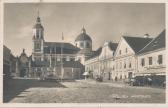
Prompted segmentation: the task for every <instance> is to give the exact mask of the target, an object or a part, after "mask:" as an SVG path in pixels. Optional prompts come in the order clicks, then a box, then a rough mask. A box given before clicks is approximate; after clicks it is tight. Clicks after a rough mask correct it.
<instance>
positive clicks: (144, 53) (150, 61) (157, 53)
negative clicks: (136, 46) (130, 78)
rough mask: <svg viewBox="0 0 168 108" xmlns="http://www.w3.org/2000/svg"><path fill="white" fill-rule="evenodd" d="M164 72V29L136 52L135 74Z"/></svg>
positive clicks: (159, 73) (144, 74) (162, 73)
mask: <svg viewBox="0 0 168 108" xmlns="http://www.w3.org/2000/svg"><path fill="white" fill-rule="evenodd" d="M165 73H166V49H165V30H164V31H163V32H162V33H160V34H159V36H157V37H156V38H154V39H153V40H152V41H151V42H150V43H149V44H148V45H147V46H145V47H144V48H143V49H142V50H141V51H140V52H139V53H138V72H137V74H136V76H146V75H158V76H165Z"/></svg>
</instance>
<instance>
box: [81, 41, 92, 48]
mask: <svg viewBox="0 0 168 108" xmlns="http://www.w3.org/2000/svg"><path fill="white" fill-rule="evenodd" d="M80 47H82V48H83V47H84V42H80ZM86 48H90V43H89V42H86Z"/></svg>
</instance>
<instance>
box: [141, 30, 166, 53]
mask: <svg viewBox="0 0 168 108" xmlns="http://www.w3.org/2000/svg"><path fill="white" fill-rule="evenodd" d="M160 48H165V30H163V31H162V32H161V33H160V34H159V35H158V36H157V37H156V38H154V39H153V40H152V41H151V42H150V43H149V44H148V45H147V46H146V47H144V48H143V49H142V50H141V51H139V52H138V54H142V53H146V52H149V51H154V50H157V49H160Z"/></svg>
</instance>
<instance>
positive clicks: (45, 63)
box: [32, 61, 83, 68]
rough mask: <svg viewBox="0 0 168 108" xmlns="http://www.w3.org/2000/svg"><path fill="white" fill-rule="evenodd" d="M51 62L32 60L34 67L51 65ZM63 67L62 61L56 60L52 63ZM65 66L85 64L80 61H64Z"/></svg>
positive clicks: (76, 66)
mask: <svg viewBox="0 0 168 108" xmlns="http://www.w3.org/2000/svg"><path fill="white" fill-rule="evenodd" d="M49 65H50V64H49V63H48V62H44V61H34V62H33V61H32V67H43V66H47V67H49ZM55 66H56V67H61V62H58V61H57V62H56V65H55V64H52V67H55ZM63 67H72V68H83V65H82V64H81V63H80V62H79V61H63Z"/></svg>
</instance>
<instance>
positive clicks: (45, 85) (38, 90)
mask: <svg viewBox="0 0 168 108" xmlns="http://www.w3.org/2000/svg"><path fill="white" fill-rule="evenodd" d="M3 99H4V102H5V103H6V102H9V103H165V89H163V88H151V87H131V86H128V85H124V84H117V83H109V82H108V83H105V82H102V83H99V82H95V81H93V80H76V81H65V82H54V81H52V82H49V81H39V80H36V79H12V80H10V82H9V84H8V87H5V90H4V98H3Z"/></svg>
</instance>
